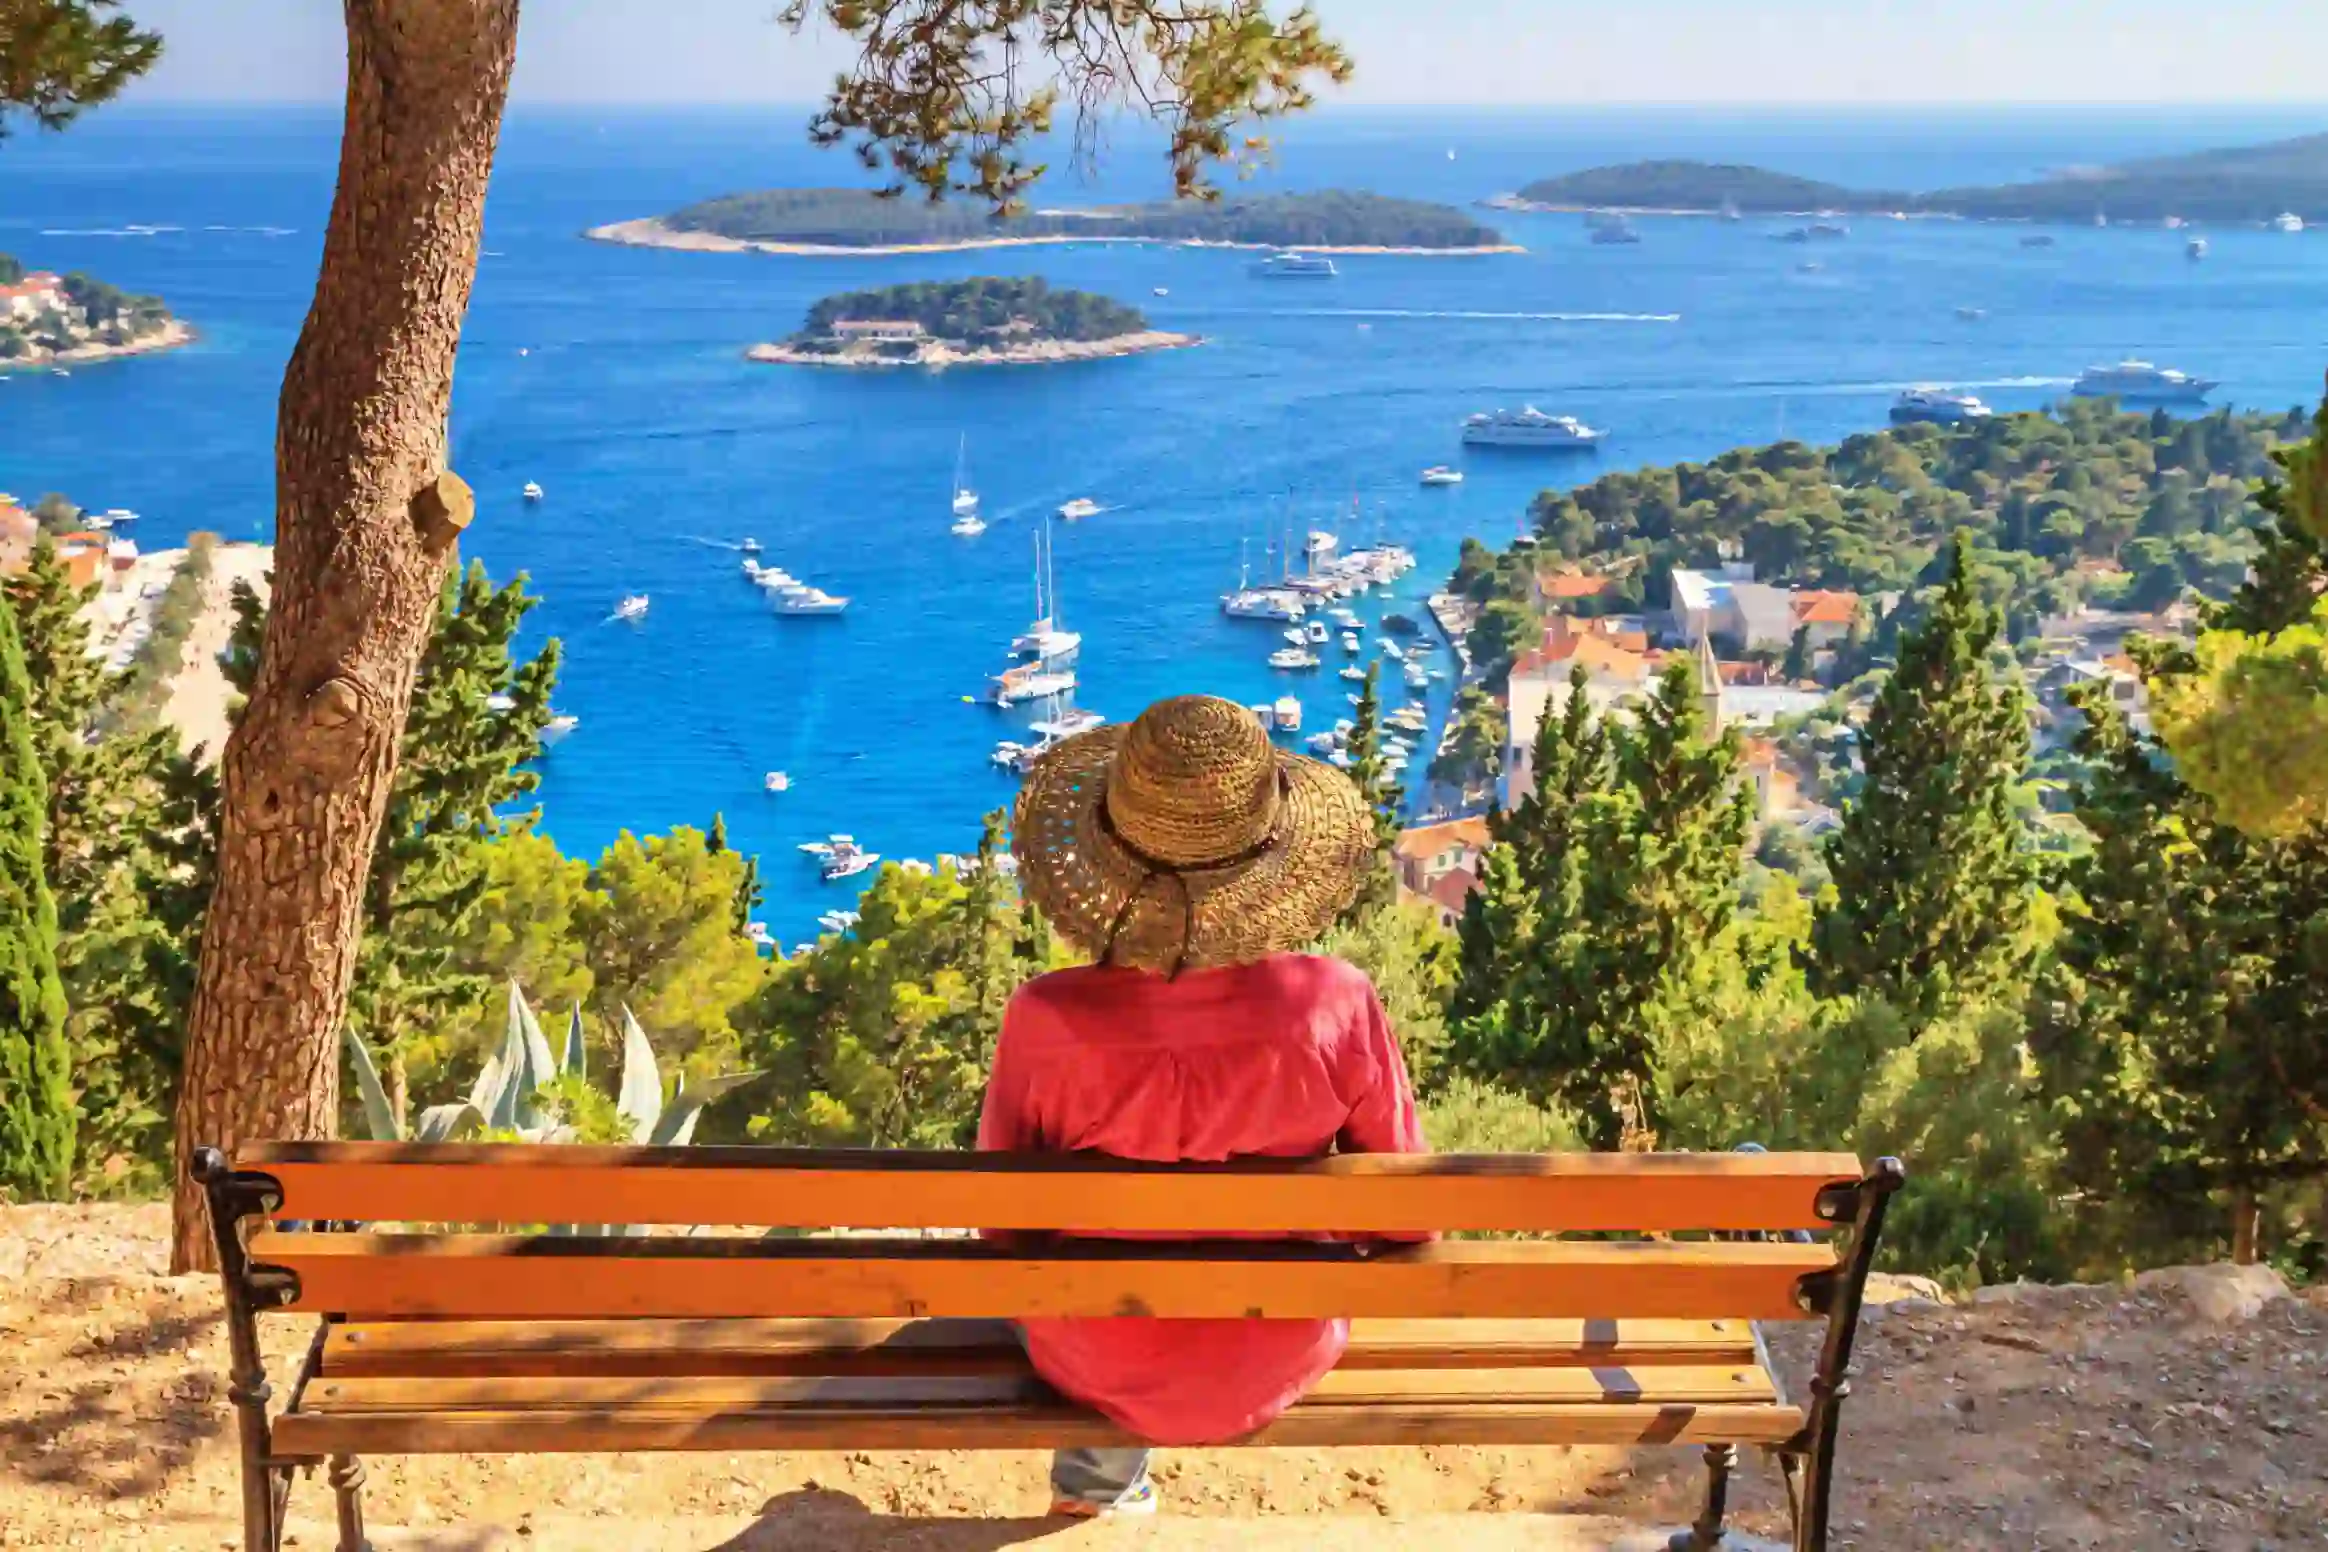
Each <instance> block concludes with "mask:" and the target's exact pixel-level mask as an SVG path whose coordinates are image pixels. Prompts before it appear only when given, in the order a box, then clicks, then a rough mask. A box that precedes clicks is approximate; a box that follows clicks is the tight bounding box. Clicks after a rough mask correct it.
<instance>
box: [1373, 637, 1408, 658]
mask: <svg viewBox="0 0 2328 1552" xmlns="http://www.w3.org/2000/svg"><path fill="white" fill-rule="evenodd" d="M1374 644H1375V645H1376V646H1378V647H1380V648H1381V649H1382V655H1383V656H1384V657H1386V658H1389V659H1390V660H1391V661H1392V662H1394V663H1403V662H1405V661H1406V648H1404V647H1402V646H1400V645H1399V644H1398V643H1397V642H1395V641H1393V640H1391V639H1390V638H1389V637H1388V636H1377V637H1375V638H1374Z"/></svg>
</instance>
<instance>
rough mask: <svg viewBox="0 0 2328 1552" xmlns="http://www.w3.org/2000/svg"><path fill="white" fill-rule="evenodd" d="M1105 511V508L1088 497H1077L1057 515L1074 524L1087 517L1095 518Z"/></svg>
mask: <svg viewBox="0 0 2328 1552" xmlns="http://www.w3.org/2000/svg"><path fill="white" fill-rule="evenodd" d="M1105 510H1106V508H1104V507H1102V506H1101V505H1100V504H1099V503H1098V502H1096V501H1094V500H1092V499H1091V498H1090V497H1089V496H1077V497H1076V498H1075V499H1074V500H1073V501H1070V502H1068V503H1067V504H1066V505H1065V506H1062V507H1061V508H1060V509H1059V515H1060V516H1061V517H1063V518H1065V519H1067V521H1069V522H1070V523H1076V522H1081V521H1082V520H1083V519H1084V518H1087V517H1097V516H1099V514H1100V513H1101V512H1103V511H1105Z"/></svg>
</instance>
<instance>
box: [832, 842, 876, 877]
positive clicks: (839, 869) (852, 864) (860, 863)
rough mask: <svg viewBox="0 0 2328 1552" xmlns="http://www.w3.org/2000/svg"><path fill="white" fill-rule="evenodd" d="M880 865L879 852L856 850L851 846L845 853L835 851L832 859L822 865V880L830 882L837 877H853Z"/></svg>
mask: <svg viewBox="0 0 2328 1552" xmlns="http://www.w3.org/2000/svg"><path fill="white" fill-rule="evenodd" d="M880 865H881V854H880V853H879V852H877V851H858V850H857V849H855V848H854V847H851V848H850V849H849V850H848V851H847V852H845V853H841V852H836V853H835V854H834V855H833V859H832V861H830V862H828V863H826V864H825V865H824V880H825V882H826V883H828V884H830V883H832V882H834V881H835V880H837V879H844V878H855V877H856V876H857V875H858V874H860V873H867V872H870V871H872V870H873V869H874V868H877V867H879V866H880Z"/></svg>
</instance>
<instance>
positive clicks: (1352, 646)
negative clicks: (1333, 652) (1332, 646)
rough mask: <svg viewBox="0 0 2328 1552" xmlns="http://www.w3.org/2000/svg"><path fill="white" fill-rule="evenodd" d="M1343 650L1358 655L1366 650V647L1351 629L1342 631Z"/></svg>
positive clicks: (1354, 655) (1353, 655)
mask: <svg viewBox="0 0 2328 1552" xmlns="http://www.w3.org/2000/svg"><path fill="white" fill-rule="evenodd" d="M1342 650H1343V651H1344V652H1347V653H1349V654H1350V655H1351V656H1352V657H1356V656H1357V655H1358V654H1359V653H1360V652H1362V651H1364V650H1365V648H1364V647H1363V646H1362V645H1361V644H1360V642H1359V640H1358V638H1357V636H1356V635H1354V634H1352V633H1351V632H1349V631H1344V632H1343V633H1342Z"/></svg>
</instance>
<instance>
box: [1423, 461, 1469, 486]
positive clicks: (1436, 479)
mask: <svg viewBox="0 0 2328 1552" xmlns="http://www.w3.org/2000/svg"><path fill="white" fill-rule="evenodd" d="M1423 483H1424V484H1425V485H1460V484H1462V483H1463V471H1462V470H1461V469H1450V468H1448V467H1447V466H1446V465H1445V464H1443V463H1440V464H1433V465H1432V466H1431V467H1430V468H1428V469H1425V470H1424V471H1423Z"/></svg>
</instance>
